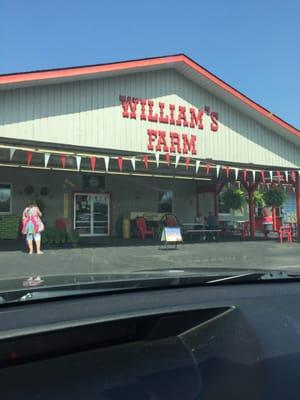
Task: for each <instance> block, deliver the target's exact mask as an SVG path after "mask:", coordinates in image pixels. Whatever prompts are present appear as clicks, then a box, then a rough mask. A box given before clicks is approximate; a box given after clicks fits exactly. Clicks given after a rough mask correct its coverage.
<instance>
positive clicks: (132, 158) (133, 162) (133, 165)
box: [130, 156, 135, 171]
mask: <svg viewBox="0 0 300 400" xmlns="http://www.w3.org/2000/svg"><path fill="white" fill-rule="evenodd" d="M130 161H131V165H132V169H133V170H134V171H135V157H134V156H133V157H131V159H130Z"/></svg>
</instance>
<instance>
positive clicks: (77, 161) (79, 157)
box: [76, 156, 81, 171]
mask: <svg viewBox="0 0 300 400" xmlns="http://www.w3.org/2000/svg"><path fill="white" fill-rule="evenodd" d="M80 164H81V156H76V165H77V171H79V170H80Z"/></svg>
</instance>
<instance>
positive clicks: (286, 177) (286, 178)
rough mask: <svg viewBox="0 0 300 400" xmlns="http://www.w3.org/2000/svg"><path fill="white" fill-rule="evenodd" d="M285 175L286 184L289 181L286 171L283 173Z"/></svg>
mask: <svg viewBox="0 0 300 400" xmlns="http://www.w3.org/2000/svg"><path fill="white" fill-rule="evenodd" d="M284 174H285V181H286V182H288V181H289V173H288V171H284Z"/></svg>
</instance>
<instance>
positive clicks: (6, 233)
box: [0, 215, 20, 239]
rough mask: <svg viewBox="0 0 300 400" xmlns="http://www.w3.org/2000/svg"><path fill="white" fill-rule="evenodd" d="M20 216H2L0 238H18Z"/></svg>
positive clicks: (0, 218)
mask: <svg viewBox="0 0 300 400" xmlns="http://www.w3.org/2000/svg"><path fill="white" fill-rule="evenodd" d="M19 224H20V217H19V216H17V215H2V216H0V239H17V238H18V236H19Z"/></svg>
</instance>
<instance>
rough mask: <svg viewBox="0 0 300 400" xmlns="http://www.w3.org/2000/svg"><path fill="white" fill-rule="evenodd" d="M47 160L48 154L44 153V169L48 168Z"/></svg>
mask: <svg viewBox="0 0 300 400" xmlns="http://www.w3.org/2000/svg"><path fill="white" fill-rule="evenodd" d="M49 159H50V153H45V154H44V163H45V168H47V167H48V162H49Z"/></svg>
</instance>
